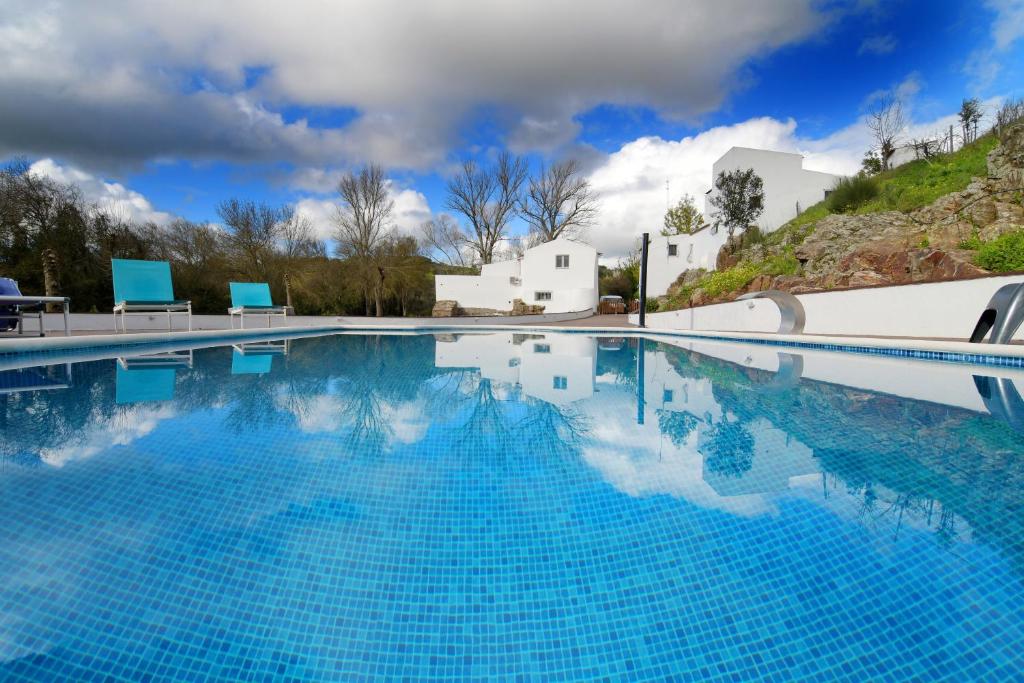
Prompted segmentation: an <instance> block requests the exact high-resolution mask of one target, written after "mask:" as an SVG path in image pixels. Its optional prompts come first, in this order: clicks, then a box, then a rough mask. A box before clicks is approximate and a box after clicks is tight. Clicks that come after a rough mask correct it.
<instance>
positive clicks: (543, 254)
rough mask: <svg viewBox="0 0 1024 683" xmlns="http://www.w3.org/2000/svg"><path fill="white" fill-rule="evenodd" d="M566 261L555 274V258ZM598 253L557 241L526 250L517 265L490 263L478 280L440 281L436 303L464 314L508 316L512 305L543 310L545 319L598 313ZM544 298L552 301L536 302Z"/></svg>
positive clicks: (455, 277)
mask: <svg viewBox="0 0 1024 683" xmlns="http://www.w3.org/2000/svg"><path fill="white" fill-rule="evenodd" d="M558 255H566V256H568V257H569V266H568V268H556V267H555V266H556V257H557V256H558ZM597 279H598V278H597V251H596V250H595V249H594V248H593V247H591V246H589V245H586V244H581V243H579V242H572V241H569V240H555V241H553V242H547V243H545V244H542V245H540V246H537V247H533V248H532V249H527V250H526V253H525V254H524V255H523V257H522V258H521V259H518V260H513V261H503V262H500V263H491V264H487V265H484V266H483V267H482V268H481V273H480V275H438V276H436V277H435V278H434V282H435V290H436V296H437V300H438V301H457V302H459V305H460V306H462V307H463V308H490V309H494V310H499V311H507V310H510V309H511V308H512V301H513V299H522V300H523V301H524V302H525V303H528V304H539V305H541V306H544V312H545V313H572V312H576V311H588V310H593V309H595V308H596V307H597V291H598V290H597V287H598V284H597ZM538 292H548V293H550V294H551V298H550V299H538V298H537V293H538Z"/></svg>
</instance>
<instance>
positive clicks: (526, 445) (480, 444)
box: [446, 372, 590, 457]
mask: <svg viewBox="0 0 1024 683" xmlns="http://www.w3.org/2000/svg"><path fill="white" fill-rule="evenodd" d="M468 375H469V377H466V376H463V377H461V378H460V381H459V382H457V383H454V384H452V385H450V386H452V387H453V388H455V389H457V392H456V393H457V394H461V396H452V397H451V400H449V401H447V402H446V405H448V406H449V407H450V408H451V407H454V408H455V410H454V411H452V412H450V413H449V414H450V415H451V416H452V417H454V416H455V415H460V414H462V411H465V419H464V420H463V421H461V422H457V423H456V424H453V425H452V426H453V427H454V428H455V429H456V430H457V432H458V437H457V438H456V439H455V444H454V445H455V446H456V447H457V448H460V449H461V448H465V449H467V450H470V451H472V453H473V454H474V455H475V456H478V455H481V454H484V455H485V456H486V454H491V455H493V456H495V457H499V456H500V457H508V456H512V455H517V454H524V455H531V454H533V455H535V454H543V455H565V454H570V453H578V452H579V448H580V446H581V445H582V441H583V439H584V437H585V436H586V434H587V433H588V432H589V430H590V421H589V418H588V417H587V416H586V415H584V414H583V413H582V412H581V411H580V410H579V409H577V408H574V407H573V406H571V405H569V406H560V405H555V404H553V403H548V402H547V401H543V400H541V399H539V398H535V397H532V396H527V395H525V394H524V393H523V392H522V388H521V387H520V386H518V385H514V386H511V385H495V383H494V382H492V381H491V380H489V379H484V378H482V377H480V376H479V374H478V373H475V372H471V373H468ZM499 389H500V392H499ZM499 393H501V394H503V396H499Z"/></svg>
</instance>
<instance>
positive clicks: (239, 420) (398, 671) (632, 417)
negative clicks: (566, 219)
mask: <svg viewBox="0 0 1024 683" xmlns="http://www.w3.org/2000/svg"><path fill="white" fill-rule="evenodd" d="M143 351H144V349H135V350H132V351H131V353H132V354H133V355H127V356H124V357H121V358H109V359H101V360H90V361H82V362H78V361H79V360H80V358H77V357H75V356H70V357H66V358H58V357H52V358H47V359H46V362H48V363H51V364H50V365H47V366H40V367H30V366H29V364H28V362H26V361H24V360H21V361H19V360H18V359H16V358H8V359H5V360H4V361H3V362H2V363H0V458H2V460H0V520H2V524H0V536H2V542H0V678H4V679H10V680H60V679H84V678H89V677H95V678H97V679H104V678H106V677H108V676H109V677H111V678H112V679H114V680H137V679H141V678H147V677H151V678H153V679H178V680H180V679H201V678H212V679H230V680H240V679H248V680H265V679H274V680H277V679H287V678H293V679H301V680H309V679H346V680H359V679H398V680H402V679H405V680H437V679H452V678H471V679H481V678H492V679H513V680H515V679H521V680H593V679H601V678H610V679H624V678H628V679H644V680H649V679H658V680H664V679H669V680H691V679H705V680H751V679H775V680H792V679H795V678H800V679H809V678H811V679H812V678H820V679H830V680H831V679H837V678H839V679H848V680H874V679H883V678H886V679H906V680H911V679H918V680H920V679H930V680H942V679H945V680H1001V679H1008V678H1013V677H1019V676H1021V675H1022V671H1024V669H1022V666H1024V609H1022V606H1024V584H1022V577H1024V445H1022V440H1024V438H1022V436H1024V435H1022V434H1021V433H1020V432H1018V431H1017V429H1020V428H1021V425H1020V420H1019V417H1020V415H1019V413H1015V412H1014V411H1015V410H1017V409H1019V405H1018V403H1019V396H1017V397H1016V399H1014V396H1015V395H1016V394H1015V388H1014V386H1016V387H1022V388H1024V380H1022V379H1021V378H1022V377H1024V373H1022V371H1021V370H1014V369H1000V368H987V367H981V366H969V365H956V364H950V363H929V362H926V361H907V360H901V359H892V358H881V357H878V358H875V357H858V356H855V355H852V354H836V353H828V352H824V351H811V350H808V351H801V352H800V353H795V352H790V351H787V350H785V349H778V348H771V347H764V346H760V347H758V346H751V345H743V344H725V343H714V342H702V341H699V340H696V341H695V340H675V341H672V342H670V341H667V340H666V341H661V342H658V341H654V340H652V339H646V340H645V339H641V338H638V337H628V338H627V337H619V338H617V337H592V336H589V335H585V334H565V335H560V334H536V333H530V332H528V331H524V332H523V333H519V334H514V333H496V334H462V333H454V332H453V333H444V334H422V335H415V334H412V335H396V336H388V335H356V334H350V335H346V334H333V335H324V336H318V337H313V338H307V339H294V340H280V341H272V342H263V343H253V344H245V345H238V346H235V347H231V346H225V347H218V348H204V349H194V350H189V349H180V350H178V351H176V352H173V353H163V354H149V355H144V354H143ZM125 353H128V351H125ZM1015 382H1016V385H1014V383H1015ZM1015 400H1016V402H1017V403H1015V402H1014V401H1015Z"/></svg>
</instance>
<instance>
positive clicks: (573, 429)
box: [516, 397, 591, 454]
mask: <svg viewBox="0 0 1024 683" xmlns="http://www.w3.org/2000/svg"><path fill="white" fill-rule="evenodd" d="M524 402H525V404H526V406H527V411H526V415H525V416H524V417H523V418H522V419H521V420H519V422H518V423H517V425H516V432H517V438H519V439H521V440H522V441H523V442H524V443H526V444H528V446H529V447H530V448H531V449H533V450H535V451H540V452H544V453H549V454H562V453H577V452H579V448H580V446H581V445H582V442H583V439H584V437H585V436H586V435H587V434H588V433H589V432H590V427H591V422H590V418H589V417H587V416H586V415H585V414H583V412H582V411H580V410H579V409H578V408H575V407H573V406H572V405H567V406H558V405H555V404H553V403H548V402H547V401H542V400H540V399H539V398H533V397H527V398H526V400H525V401H524Z"/></svg>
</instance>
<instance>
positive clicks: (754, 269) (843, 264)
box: [659, 123, 1024, 310]
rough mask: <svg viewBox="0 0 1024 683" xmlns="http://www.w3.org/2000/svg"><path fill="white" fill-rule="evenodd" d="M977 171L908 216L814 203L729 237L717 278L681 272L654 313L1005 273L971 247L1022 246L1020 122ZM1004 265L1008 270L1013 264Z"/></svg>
mask: <svg viewBox="0 0 1024 683" xmlns="http://www.w3.org/2000/svg"><path fill="white" fill-rule="evenodd" d="M990 144H991V143H990ZM979 161H980V157H979ZM915 163H918V164H923V163H928V162H915ZM986 166H987V174H986V176H985V177H976V178H974V179H973V180H972V181H971V182H970V183H969V184H968V185H967V186H966V187H965V188H963V189H962V190H959V191H956V192H952V193H950V194H946V195H943V196H941V197H939V198H938V199H936V200H935V201H933V202H931V203H930V204H928V205H926V206H923V207H920V208H916V209H914V210H911V211H906V212H903V211H880V212H874V213H853V214H827V210H825V209H823V207H814V208H812V209H809V210H808V212H807V215H812V216H813V215H814V214H815V213H816V214H819V215H820V214H826V215H824V217H821V218H820V219H816V220H813V221H808V220H807V218H806V217H798V219H795V220H794V221H792V222H791V223H790V224H787V225H786V226H783V227H782V228H780V229H779V230H778V231H776V232H774V233H771V234H769V235H767V236H766V237H765V238H764V239H760V240H755V239H751V237H750V236H748V237H747V238H743V237H740V236H737V237H734V238H732V239H730V241H729V243H727V244H726V245H725V247H723V248H722V251H721V252H720V253H719V255H718V264H717V267H718V270H717V272H713V273H706V272H704V271H688V272H686V273H684V274H683V275H682V276H680V278H679V279H678V280H677V281H676V283H675V284H674V285H673V286H672V287H671V288H670V289H669V292H668V295H667V296H666V297H662V299H661V300H660V302H659V306H660V309H661V310H672V309H677V308H687V307H690V306H700V305H705V304H708V303H717V302H722V301H731V300H733V299H734V298H735V297H736V296H738V295H740V294H742V293H745V292H751V291H760V290H765V289H780V290H783V291H789V292H793V293H796V294H799V293H808V292H818V291H824V290H830V289H838V288H853V287H866V286H875V285H898V284H907V283H912V282H934V281H942V280H956V279H964V278H973V277H979V276H984V275H988V274H991V273H992V272H993V270H1005V269H1006V268H994V267H993V266H991V265H989V261H991V259H984V258H979V254H980V252H979V250H981V251H985V246H986V245H992V244H995V243H996V241H997V240H999V239H1000V238H1001V236H1009V237H1010V238H1011V239H1013V240H1016V236H1017V235H1020V236H1021V238H1022V239H1021V240H1020V243H1021V244H1024V200H1022V197H1024V123H1018V124H1016V125H1015V126H1013V127H1011V128H1009V129H1007V130H1006V131H1005V132H1004V134H1003V136H1002V140H1001V141H1000V143H999V144H998V145H997V146H995V148H994V149H992V151H991V152H989V153H988V155H987V157H986ZM978 170H981V169H980V168H979V169H978ZM899 172H900V171H899V169H897V170H896V171H894V172H892V173H899ZM815 209H817V211H815ZM812 212H813V213H812ZM1005 239H1006V237H1003V240H1005ZM1014 244H1015V245H1016V244H1017V242H1014ZM1014 248H1016V247H1014ZM1001 263H1006V261H1005V260H1004V261H1002V262H1001ZM1009 263H1010V264H1011V269H1012V270H1016V269H1017V268H1014V267H1012V264H1013V263H1015V260H1014V259H1010V261H1009ZM982 264H984V265H989V267H990V268H993V270H986V269H985V268H983V267H982ZM1018 268H1019V267H1018Z"/></svg>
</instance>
